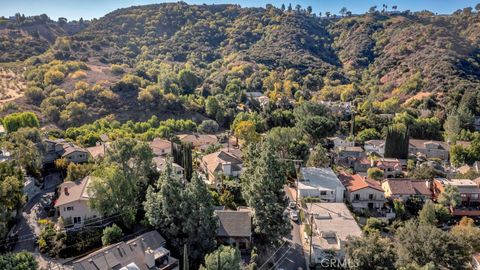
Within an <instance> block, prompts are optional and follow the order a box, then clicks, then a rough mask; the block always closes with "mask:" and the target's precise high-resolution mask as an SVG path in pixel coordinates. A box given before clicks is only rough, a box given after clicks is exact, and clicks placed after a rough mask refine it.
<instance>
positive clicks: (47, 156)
mask: <svg viewBox="0 0 480 270" xmlns="http://www.w3.org/2000/svg"><path fill="white" fill-rule="evenodd" d="M43 142H44V146H45V152H44V156H43V163H44V164H47V163H53V162H55V160H57V159H59V158H65V159H66V160H68V161H70V162H73V163H83V162H87V161H88V157H89V153H88V151H87V150H86V149H84V148H81V147H78V146H76V145H75V144H74V143H71V142H67V141H65V140H63V139H58V140H49V139H46V140H44V141H43Z"/></svg>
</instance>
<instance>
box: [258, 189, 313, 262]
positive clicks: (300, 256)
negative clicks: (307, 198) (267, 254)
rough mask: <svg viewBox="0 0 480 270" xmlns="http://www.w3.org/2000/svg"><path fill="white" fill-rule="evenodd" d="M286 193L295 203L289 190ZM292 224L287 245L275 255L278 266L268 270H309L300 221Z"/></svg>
mask: <svg viewBox="0 0 480 270" xmlns="http://www.w3.org/2000/svg"><path fill="white" fill-rule="evenodd" d="M285 193H286V194H287V195H288V197H289V198H290V201H294V200H293V197H292V195H291V194H290V192H289V190H288V189H286V190H285ZM297 210H298V208H297ZM290 222H291V224H292V231H291V232H290V235H289V236H287V237H286V238H285V240H286V243H285V245H284V246H283V247H282V248H281V249H280V250H279V251H278V252H277V254H275V262H276V264H275V265H274V266H273V267H269V268H266V269H286V270H287V269H288V270H298V269H304V270H305V269H307V265H306V262H305V255H304V252H303V246H302V238H301V237H302V236H301V234H300V220H299V221H297V222H294V221H290Z"/></svg>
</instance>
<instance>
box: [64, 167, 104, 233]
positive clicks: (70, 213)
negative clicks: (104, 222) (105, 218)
mask: <svg viewBox="0 0 480 270" xmlns="http://www.w3.org/2000/svg"><path fill="white" fill-rule="evenodd" d="M91 179H92V177H90V176H87V177H85V178H83V179H82V180H79V181H75V182H64V183H62V184H61V185H60V191H59V197H58V199H57V200H56V201H55V208H56V209H57V214H58V215H59V216H60V217H62V218H63V219H64V220H65V225H69V224H73V225H74V226H82V225H83V224H84V223H85V220H87V219H90V218H96V217H97V216H99V214H98V213H97V212H96V211H95V210H93V209H91V208H90V206H89V204H88V203H89V200H90V194H89V193H88V185H89V184H90V181H91Z"/></svg>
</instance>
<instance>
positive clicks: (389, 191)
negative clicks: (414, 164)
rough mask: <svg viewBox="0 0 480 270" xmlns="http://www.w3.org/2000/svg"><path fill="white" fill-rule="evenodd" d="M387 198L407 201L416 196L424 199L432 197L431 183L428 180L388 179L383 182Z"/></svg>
mask: <svg viewBox="0 0 480 270" xmlns="http://www.w3.org/2000/svg"><path fill="white" fill-rule="evenodd" d="M382 188H383V190H384V191H385V198H389V199H400V200H403V201H407V200H408V199H409V198H411V197H416V198H419V199H421V200H422V201H426V200H428V199H431V198H432V191H431V183H430V182H429V181H428V180H413V179H400V178H394V179H386V180H384V181H383V182H382Z"/></svg>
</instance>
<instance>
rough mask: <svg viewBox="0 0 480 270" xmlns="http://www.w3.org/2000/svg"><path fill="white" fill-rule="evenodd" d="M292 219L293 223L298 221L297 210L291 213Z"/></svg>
mask: <svg viewBox="0 0 480 270" xmlns="http://www.w3.org/2000/svg"><path fill="white" fill-rule="evenodd" d="M290 219H291V220H293V221H298V212H297V211H295V210H292V211H290Z"/></svg>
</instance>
